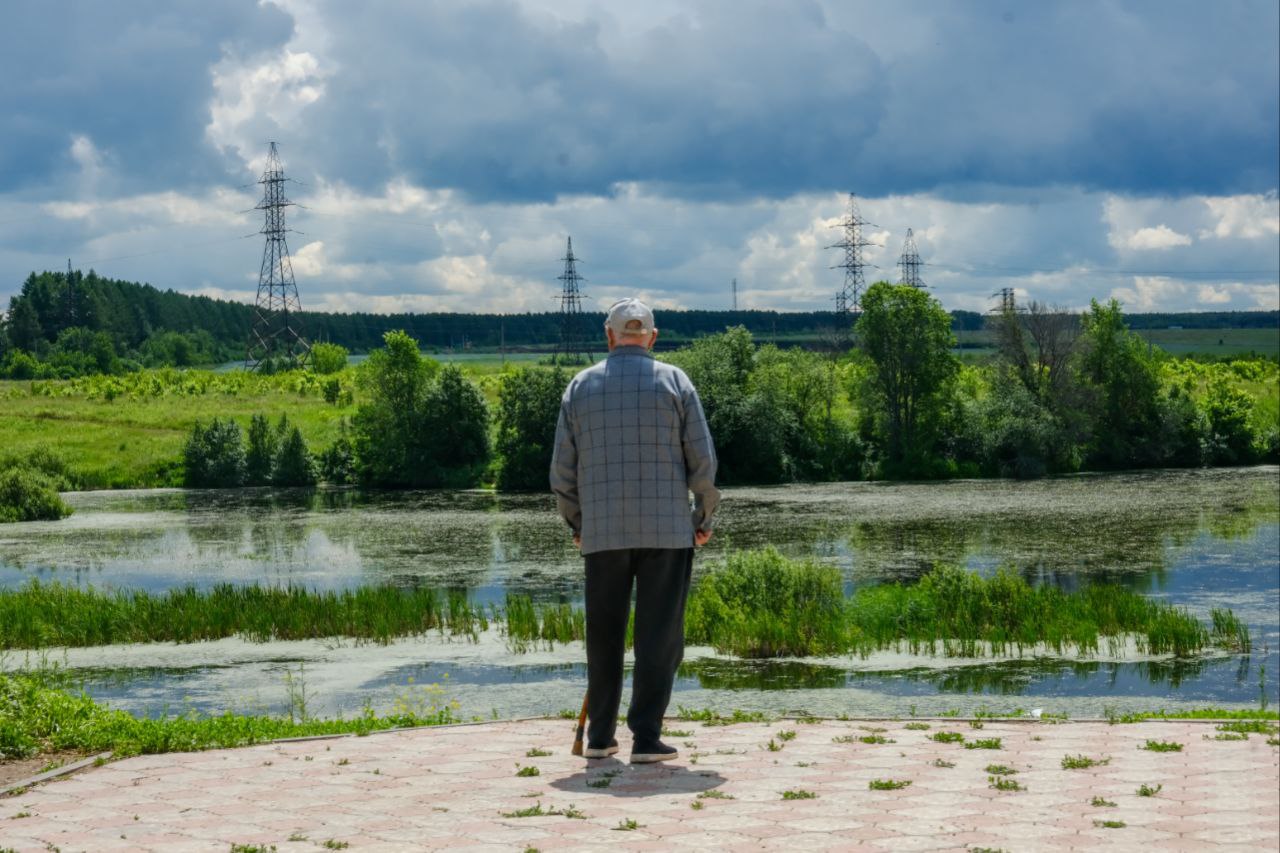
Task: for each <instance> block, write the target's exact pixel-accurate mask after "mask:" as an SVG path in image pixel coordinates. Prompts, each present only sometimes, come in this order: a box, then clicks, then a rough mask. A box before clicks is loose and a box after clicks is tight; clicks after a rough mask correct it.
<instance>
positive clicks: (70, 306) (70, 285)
mask: <svg viewBox="0 0 1280 853" xmlns="http://www.w3.org/2000/svg"><path fill="white" fill-rule="evenodd" d="M76 307H77V306H76V280H75V277H74V275H73V273H72V272H71V259H70V258H67V290H66V293H65V294H64V296H63V306H62V311H63V317H64V318H65V325H64V326H63V328H65V329H70V328H71V327H72V326H74V325H76V322H77V320H79V317H77V316H76V315H77V311H76Z"/></svg>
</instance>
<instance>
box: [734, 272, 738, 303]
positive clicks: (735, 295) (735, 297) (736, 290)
mask: <svg viewBox="0 0 1280 853" xmlns="http://www.w3.org/2000/svg"><path fill="white" fill-rule="evenodd" d="M733 310H734V311H737V310H738V280H737V279H736V278H735V279H734V280H733Z"/></svg>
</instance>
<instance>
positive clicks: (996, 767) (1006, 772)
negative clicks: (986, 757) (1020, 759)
mask: <svg viewBox="0 0 1280 853" xmlns="http://www.w3.org/2000/svg"><path fill="white" fill-rule="evenodd" d="M987 772H988V773H990V774H991V775H992V776H1012V775H1014V774H1015V773H1017V772H1018V771H1017V770H1014V769H1013V768H1012V767H1009V766H1008V765H1006V764H988V765H987Z"/></svg>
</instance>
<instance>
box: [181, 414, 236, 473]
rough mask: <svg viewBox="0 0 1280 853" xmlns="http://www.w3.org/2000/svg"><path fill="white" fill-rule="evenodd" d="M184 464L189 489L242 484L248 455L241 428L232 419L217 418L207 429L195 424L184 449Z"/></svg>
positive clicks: (198, 423)
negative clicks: (246, 455)
mask: <svg viewBox="0 0 1280 853" xmlns="http://www.w3.org/2000/svg"><path fill="white" fill-rule="evenodd" d="M183 463H184V465H185V468H186V485H188V486H191V487H195V488H226V487H230V486H240V485H243V484H244V480H245V455H244V444H243V442H242V440H241V432H240V425H239V424H237V423H236V422H235V421H234V420H232V419H231V418H226V419H223V418H214V419H213V420H212V421H211V422H210V423H209V425H208V426H205V425H204V424H201V423H200V422H199V421H196V424H195V426H194V427H192V429H191V437H190V438H189V439H187V446H186V448H185V449H184V450H183Z"/></svg>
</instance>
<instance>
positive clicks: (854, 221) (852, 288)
mask: <svg viewBox="0 0 1280 853" xmlns="http://www.w3.org/2000/svg"><path fill="white" fill-rule="evenodd" d="M873 224H874V223H871V222H868V221H866V220H865V219H863V218H862V214H861V213H859V212H858V199H857V196H855V195H854V194H853V193H849V210H848V212H847V213H846V214H845V218H844V219H842V220H840V221H839V222H837V223H836V224H835V225H833V226H832V227H833V228H843V229H844V238H843V239H842V240H840V242H838V243H832V244H831V245H830V246H827V248H828V249H844V261H843V262H842V263H839V264H836V265H835V266H833V267H831V269H833V270H834V269H843V270H844V285H843V286H842V287H841V288H840V290H839V291H837V292H836V318H837V322H838V324H839V325H841V326H848V325H850V324H851V323H852V320H853V318H852V316H851V315H853V314H857V313H859V312H861V310H862V291H863V290H864V289H866V286H867V282H866V276H865V275H864V274H863V268H864V267H867V266H870V265H869V264H867V263H866V262H865V261H863V260H862V250H863V248H864V247H866V246H870V245H871V243H870V242H869V241H867V240H866V239H865V238H864V237H863V228H864V227H866V226H867V225H873Z"/></svg>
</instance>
